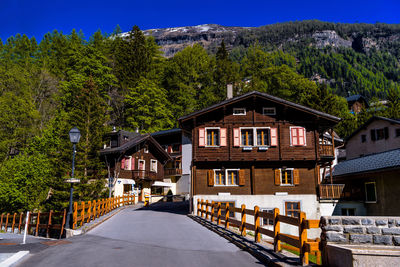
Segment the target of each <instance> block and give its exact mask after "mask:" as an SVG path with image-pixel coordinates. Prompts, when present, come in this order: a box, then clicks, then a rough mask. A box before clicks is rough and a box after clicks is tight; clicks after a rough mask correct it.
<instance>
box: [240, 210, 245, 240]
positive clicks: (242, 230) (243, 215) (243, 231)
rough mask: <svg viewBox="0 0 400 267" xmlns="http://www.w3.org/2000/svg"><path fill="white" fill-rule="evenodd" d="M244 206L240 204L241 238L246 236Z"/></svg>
mask: <svg viewBox="0 0 400 267" xmlns="http://www.w3.org/2000/svg"><path fill="white" fill-rule="evenodd" d="M245 209H246V205H245V204H242V216H241V217H242V218H241V225H240V234H241V235H242V236H246V212H245Z"/></svg>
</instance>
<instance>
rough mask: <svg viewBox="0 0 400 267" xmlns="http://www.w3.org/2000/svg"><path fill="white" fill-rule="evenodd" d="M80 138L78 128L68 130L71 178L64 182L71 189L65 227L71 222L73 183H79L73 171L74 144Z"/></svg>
mask: <svg viewBox="0 0 400 267" xmlns="http://www.w3.org/2000/svg"><path fill="white" fill-rule="evenodd" d="M80 138H81V132H80V131H79V130H78V128H76V127H74V128H72V129H71V130H70V131H69V140H70V141H71V143H72V174H71V178H70V179H67V180H66V181H65V182H66V183H70V184H71V190H70V193H69V209H68V214H67V221H66V223H65V225H66V228H68V229H71V228H72V227H71V225H70V224H71V222H70V219H71V217H72V195H73V193H74V186H73V185H74V183H79V182H80V180H79V179H74V171H75V152H76V144H77V143H78V142H79V139H80Z"/></svg>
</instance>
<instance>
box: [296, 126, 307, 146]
mask: <svg viewBox="0 0 400 267" xmlns="http://www.w3.org/2000/svg"><path fill="white" fill-rule="evenodd" d="M297 130H298V134H299V146H305V145H306V142H305V139H306V129H305V128H298V129H297Z"/></svg>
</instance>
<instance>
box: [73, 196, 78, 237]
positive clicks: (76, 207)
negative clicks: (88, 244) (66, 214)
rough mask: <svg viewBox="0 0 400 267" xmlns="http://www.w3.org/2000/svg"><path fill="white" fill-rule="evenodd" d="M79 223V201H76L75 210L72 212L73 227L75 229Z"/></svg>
mask: <svg viewBox="0 0 400 267" xmlns="http://www.w3.org/2000/svg"><path fill="white" fill-rule="evenodd" d="M77 223H78V202H74V211H73V213H72V229H74V230H75V228H76V225H77Z"/></svg>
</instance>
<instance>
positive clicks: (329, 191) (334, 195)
mask: <svg viewBox="0 0 400 267" xmlns="http://www.w3.org/2000/svg"><path fill="white" fill-rule="evenodd" d="M343 189H344V184H320V185H319V198H320V199H340V198H342V197H343Z"/></svg>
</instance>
